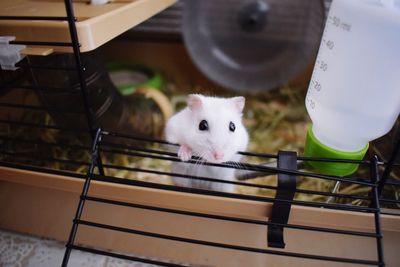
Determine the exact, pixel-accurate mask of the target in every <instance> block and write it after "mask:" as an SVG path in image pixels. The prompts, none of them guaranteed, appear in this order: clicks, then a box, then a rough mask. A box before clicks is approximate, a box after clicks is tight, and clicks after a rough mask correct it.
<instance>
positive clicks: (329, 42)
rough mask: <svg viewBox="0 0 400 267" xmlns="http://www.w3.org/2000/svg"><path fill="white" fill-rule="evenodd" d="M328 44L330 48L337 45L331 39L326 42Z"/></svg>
mask: <svg viewBox="0 0 400 267" xmlns="http://www.w3.org/2000/svg"><path fill="white" fill-rule="evenodd" d="M326 46H327V47H328V48H329V49H330V50H332V49H333V48H334V47H335V42H334V41H332V40H329V41H327V42H326Z"/></svg>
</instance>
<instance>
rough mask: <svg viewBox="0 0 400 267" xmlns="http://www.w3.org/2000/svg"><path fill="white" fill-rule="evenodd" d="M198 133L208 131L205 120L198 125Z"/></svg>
mask: <svg viewBox="0 0 400 267" xmlns="http://www.w3.org/2000/svg"><path fill="white" fill-rule="evenodd" d="M199 130H200V131H207V130H208V122H207V121H206V120H202V121H201V122H200V124H199Z"/></svg>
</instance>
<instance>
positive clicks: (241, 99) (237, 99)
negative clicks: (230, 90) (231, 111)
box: [232, 96, 246, 113]
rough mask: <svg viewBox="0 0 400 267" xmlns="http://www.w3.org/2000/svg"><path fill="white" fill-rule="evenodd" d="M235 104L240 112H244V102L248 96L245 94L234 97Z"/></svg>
mask: <svg viewBox="0 0 400 267" xmlns="http://www.w3.org/2000/svg"><path fill="white" fill-rule="evenodd" d="M232 101H233V104H234V105H235V108H236V110H237V111H238V112H239V113H242V112H243V109H244V104H245V103H246V98H244V97H243V96H237V97H232Z"/></svg>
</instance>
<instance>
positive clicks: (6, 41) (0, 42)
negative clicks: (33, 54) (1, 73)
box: [0, 36, 26, 70]
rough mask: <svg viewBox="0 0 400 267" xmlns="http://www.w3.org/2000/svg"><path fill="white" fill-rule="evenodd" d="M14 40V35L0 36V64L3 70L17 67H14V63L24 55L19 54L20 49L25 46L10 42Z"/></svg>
mask: <svg viewBox="0 0 400 267" xmlns="http://www.w3.org/2000/svg"><path fill="white" fill-rule="evenodd" d="M14 40H15V36H0V66H1V68H2V69H3V70H16V69H18V67H15V63H17V62H19V61H20V60H22V59H23V58H24V57H25V55H22V54H21V50H22V49H25V48H26V46H25V45H14V44H10V41H14Z"/></svg>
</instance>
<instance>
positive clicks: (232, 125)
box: [229, 122, 236, 132]
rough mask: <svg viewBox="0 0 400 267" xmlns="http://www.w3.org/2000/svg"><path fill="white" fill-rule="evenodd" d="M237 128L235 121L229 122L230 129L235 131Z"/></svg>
mask: <svg viewBox="0 0 400 267" xmlns="http://www.w3.org/2000/svg"><path fill="white" fill-rule="evenodd" d="M235 130H236V126H235V124H234V123H233V122H230V123H229V131H231V132H234V131H235Z"/></svg>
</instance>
